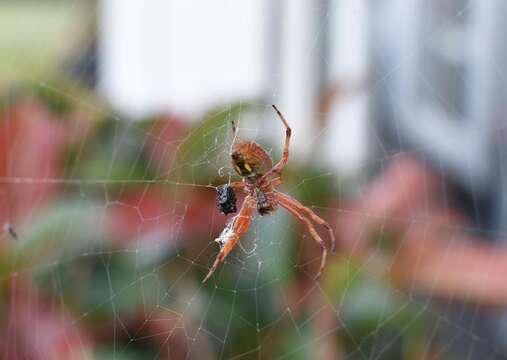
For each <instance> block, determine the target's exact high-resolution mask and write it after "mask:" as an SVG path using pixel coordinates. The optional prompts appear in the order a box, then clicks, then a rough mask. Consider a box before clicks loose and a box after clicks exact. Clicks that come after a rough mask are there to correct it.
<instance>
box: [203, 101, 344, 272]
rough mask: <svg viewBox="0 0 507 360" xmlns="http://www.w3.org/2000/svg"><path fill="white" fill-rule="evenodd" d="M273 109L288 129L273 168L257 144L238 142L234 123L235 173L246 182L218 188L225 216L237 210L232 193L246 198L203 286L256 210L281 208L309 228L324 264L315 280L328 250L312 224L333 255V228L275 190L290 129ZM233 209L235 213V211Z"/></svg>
mask: <svg viewBox="0 0 507 360" xmlns="http://www.w3.org/2000/svg"><path fill="white" fill-rule="evenodd" d="M273 109H274V110H275V111H276V113H277V115H278V117H279V118H280V120H282V122H283V124H284V126H285V144H284V148H283V156H282V159H281V160H280V161H279V162H278V163H277V164H276V165H275V166H273V161H272V160H271V157H270V156H269V154H268V153H267V152H266V150H264V149H263V148H262V147H261V146H260V145H259V144H257V143H256V142H255V141H241V140H240V141H238V140H237V136H236V135H237V134H236V126H235V124H234V123H232V133H233V143H232V147H231V161H232V165H233V167H234V170H235V171H236V172H237V173H238V175H240V176H241V177H242V178H243V181H237V182H233V183H231V184H229V185H228V186H227V187H219V188H217V191H218V196H219V201H218V204H219V207H220V210H221V211H222V212H223V213H224V214H228V213H231V212H235V210H236V205H235V203H236V197H235V195H234V192H232V193H230V192H229V190H232V189H237V190H243V191H244V192H245V194H246V197H245V200H244V201H243V205H242V206H241V209H240V210H239V213H238V214H237V215H236V216H234V217H233V218H232V219H231V221H230V222H229V223H228V224H227V225H226V227H225V229H224V230H223V231H222V233H221V234H220V236H219V237H218V238H217V239H216V240H215V241H216V242H217V243H218V244H219V245H220V252H219V253H218V255H217V258H216V259H215V262H214V263H213V266H212V267H211V269H210V271H209V272H208V275H206V277H205V278H204V280H203V282H205V281H206V280H208V279H209V277H210V276H211V275H212V274H213V273H214V272H215V270H216V269H217V268H218V265H220V263H222V262H223V261H224V259H225V258H226V256H227V255H228V254H229V253H230V252H231V251H232V249H233V248H234V247H235V245H236V244H237V242H238V241H239V239H240V238H241V236H242V235H243V234H245V233H246V232H247V230H248V227H249V226H250V222H251V221H252V216H253V210H254V209H257V212H258V213H259V214H260V215H266V214H270V213H272V212H273V211H275V210H276V209H277V208H278V206H279V205H280V206H282V207H283V208H285V209H286V210H287V211H288V212H289V213H290V214H291V215H293V216H294V217H295V218H296V219H298V220H299V221H300V222H301V223H303V224H304V225H306V227H307V228H308V231H309V232H310V234H311V236H312V238H313V239H314V240H315V241H316V242H317V243H318V244H319V245H320V247H321V248H322V260H321V263H320V268H319V271H318V273H317V276H316V278H318V277H319V276H320V274H321V273H322V270H323V269H324V266H325V264H326V256H327V251H328V250H327V246H326V245H325V243H324V241H323V240H322V238H321V237H320V235H319V234H318V233H317V231H316V230H315V227H314V225H313V223H312V221H313V222H315V223H317V224H319V225H321V226H323V227H324V228H325V229H326V230H327V231H328V234H329V237H330V240H331V250H332V251H334V248H335V238H334V233H333V230H332V229H331V226H330V225H329V224H328V223H327V222H326V221H324V220H323V219H321V218H320V217H319V216H317V215H316V214H315V213H314V212H313V211H312V210H311V209H310V208H308V207H306V206H303V205H302V204H301V203H300V202H299V201H297V200H296V199H293V198H292V197H290V196H288V195H286V194H284V193H281V192H279V191H278V190H276V189H275V186H277V185H280V184H281V183H282V180H281V178H280V175H281V174H282V171H283V169H284V167H285V165H286V164H287V162H288V160H289V143H290V137H291V129H290V127H289V124H288V123H287V121H286V120H285V118H284V117H283V115H282V113H281V112H280V111H279V110H278V109H277V107H276V106H275V105H273ZM232 202H234V206H233V207H232V205H231V204H232ZM233 209H234V211H232V210H233Z"/></svg>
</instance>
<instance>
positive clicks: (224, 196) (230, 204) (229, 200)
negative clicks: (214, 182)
mask: <svg viewBox="0 0 507 360" xmlns="http://www.w3.org/2000/svg"><path fill="white" fill-rule="evenodd" d="M217 204H218V208H219V209H220V212H222V213H224V214H225V215H227V214H232V213H235V212H236V211H238V208H237V206H236V194H235V193H234V189H233V188H232V187H231V186H230V185H229V184H225V185H221V186H219V187H217Z"/></svg>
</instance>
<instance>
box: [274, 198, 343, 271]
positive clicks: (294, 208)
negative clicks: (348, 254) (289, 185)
mask: <svg viewBox="0 0 507 360" xmlns="http://www.w3.org/2000/svg"><path fill="white" fill-rule="evenodd" d="M276 198H277V200H278V203H279V204H280V205H281V206H282V207H284V208H285V209H286V210H287V211H288V212H289V213H291V214H292V215H293V216H294V217H295V218H296V219H298V220H299V221H300V222H302V223H303V224H305V225H306V227H307V228H308V231H309V232H310V235H312V237H313V239H314V240H315V241H316V242H317V243H318V244H319V245H320V248H321V249H322V259H321V262H320V268H319V271H318V272H317V275H316V276H315V279H318V278H319V277H320V275H321V274H322V271H323V270H324V267H325V266H326V258H327V247H326V245H325V244H324V241H323V240H322V238H321V237H320V235H319V234H318V233H317V231H316V230H315V227H314V226H313V224H312V223H311V221H310V220H308V218H306V217H305V216H304V215H303V213H305V212H306V213H308V211H309V212H310V213H311V215H313V216H315V217H316V218H318V219H320V220H322V219H321V218H319V217H318V216H317V215H315V214H314V213H313V211H311V210H310V209H308V208H306V207H304V206H303V205H302V204H301V203H299V202H298V201H297V200H295V199H293V198H291V197H290V196H288V195H285V194H282V193H280V192H278V191H277V192H276ZM312 218H313V217H312ZM322 221H323V222H324V223H325V224H327V223H326V222H325V221H324V220H322ZM327 226H328V227H329V228H331V227H330V226H329V224H327ZM331 234H332V232H331ZM331 240H332V242H333V245H332V247H333V248H334V234H332V236H331Z"/></svg>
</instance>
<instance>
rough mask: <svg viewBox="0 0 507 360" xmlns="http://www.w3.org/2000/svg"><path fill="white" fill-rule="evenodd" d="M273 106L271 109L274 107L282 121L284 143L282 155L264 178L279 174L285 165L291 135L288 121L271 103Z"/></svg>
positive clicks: (287, 159) (287, 158)
mask: <svg viewBox="0 0 507 360" xmlns="http://www.w3.org/2000/svg"><path fill="white" fill-rule="evenodd" d="M271 106H273V109H275V111H276V114H277V115H278V117H279V118H280V120H282V122H283V125H284V126H285V144H284V146H283V155H282V158H281V159H280V161H279V162H278V163H277V164H276V165H275V166H273V168H272V169H271V170H269V171H268V172H267V173H266V174H265V175H264V176H263V177H264V179H266V178H267V177H269V176H271V175H273V174H279V175H280V174H281V173H282V171H283V169H284V167H285V165H287V162H288V161H289V144H290V136H291V133H292V130H291V128H290V126H289V123H288V122H287V120H285V117H284V116H283V115H282V113H281V112H280V110H278V108H277V107H276V106H275V105H271Z"/></svg>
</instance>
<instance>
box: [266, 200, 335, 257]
mask: <svg viewBox="0 0 507 360" xmlns="http://www.w3.org/2000/svg"><path fill="white" fill-rule="evenodd" d="M276 195H277V197H278V199H284V201H286V202H288V203H290V204H291V205H292V206H294V207H295V208H296V210H298V211H300V212H304V213H306V215H307V216H309V217H310V218H311V219H312V220H313V221H315V222H316V223H317V224H319V225H321V226H323V227H324V228H325V229H326V230H327V232H328V234H329V238H330V239H331V252H335V249H336V238H335V236H334V232H333V229H332V228H331V225H329V223H328V222H327V221H326V220H324V219H322V218H321V217H320V216H318V215H317V214H315V213H314V212H313V211H312V209H310V208H309V207H307V206H304V205H303V204H301V203H300V202H299V201H297V200H296V199H294V198H292V197H290V196H289V195H287V194H284V193H281V192H279V191H277V192H276Z"/></svg>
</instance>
